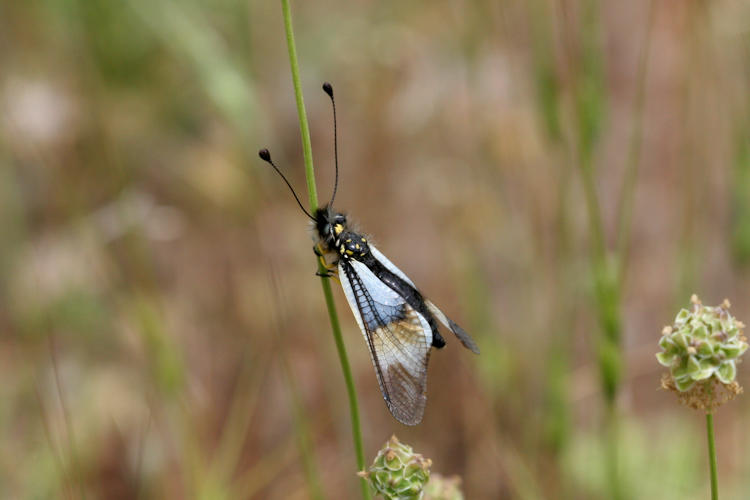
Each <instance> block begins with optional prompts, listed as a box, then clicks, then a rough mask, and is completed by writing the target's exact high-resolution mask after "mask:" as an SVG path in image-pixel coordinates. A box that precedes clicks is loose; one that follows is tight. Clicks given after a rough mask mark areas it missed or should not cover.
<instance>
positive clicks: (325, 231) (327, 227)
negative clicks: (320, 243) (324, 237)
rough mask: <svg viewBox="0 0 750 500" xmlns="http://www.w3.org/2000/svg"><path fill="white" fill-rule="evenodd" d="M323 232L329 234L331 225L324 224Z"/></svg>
mask: <svg viewBox="0 0 750 500" xmlns="http://www.w3.org/2000/svg"><path fill="white" fill-rule="evenodd" d="M323 232H324V233H325V234H328V233H330V232H331V225H330V224H326V225H325V227H323Z"/></svg>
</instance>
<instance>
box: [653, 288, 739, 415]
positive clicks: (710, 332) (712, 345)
mask: <svg viewBox="0 0 750 500" xmlns="http://www.w3.org/2000/svg"><path fill="white" fill-rule="evenodd" d="M690 302H691V306H690V308H689V309H682V310H681V311H680V312H679V313H678V314H677V316H676V317H675V319H674V324H673V325H671V326H666V327H664V329H663V330H662V335H661V339H660V340H659V347H660V348H661V352H659V353H657V354H656V359H657V360H658V361H659V363H660V364H662V365H663V366H666V367H667V368H669V374H668V375H666V376H665V377H664V378H663V379H662V386H663V387H664V388H666V389H669V390H672V391H674V392H676V393H677V394H678V396H679V397H680V401H682V402H683V403H685V404H687V405H688V406H691V407H693V408H700V409H705V410H708V411H712V410H713V409H715V408H716V407H717V406H719V405H720V404H722V403H723V402H725V401H727V400H729V399H733V398H734V396H736V395H737V394H739V393H740V392H741V390H742V389H741V387H740V386H739V384H737V382H736V380H735V378H736V376H737V363H739V362H740V356H742V354H744V352H745V351H746V350H747V347H748V344H747V339H746V338H745V336H744V335H743V332H742V330H743V328H744V327H745V325H744V324H743V323H742V322H741V321H738V320H737V319H735V318H734V317H733V316H732V315H731V314H729V307H730V304H729V301H728V300H726V299H725V300H724V302H722V304H721V305H718V306H715V307H710V306H704V305H703V304H702V303H701V301H700V299H699V298H698V296H697V295H693V296H692V297H691V298H690Z"/></svg>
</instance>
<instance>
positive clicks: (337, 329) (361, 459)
mask: <svg viewBox="0 0 750 500" xmlns="http://www.w3.org/2000/svg"><path fill="white" fill-rule="evenodd" d="M281 10H282V13H283V16H284V29H285V31H286V42H287V47H288V49H289V65H290V66H291V70H292V83H293V85H294V96H295V98H296V101H297V114H298V115H299V128H300V133H301V135H302V154H303V156H304V158H305V179H306V180H307V193H308V196H309V199H310V207H311V208H312V209H313V210H315V209H316V208H317V207H318V193H317V189H316V187H315V171H314V170H313V159H312V146H311V144H310V128H309V126H308V125H307V115H306V113H305V101H304V99H303V98H302V86H301V85H300V78H299V63H298V62H297V47H296V45H295V43H294V31H293V30H292V13H291V10H290V8H289V0H281ZM318 270H319V271H321V273H322V271H324V270H325V269H323V265H322V264H321V263H320V262H318ZM320 284H321V286H322V288H323V296H324V297H325V301H326V308H327V309H328V317H329V319H330V321H331V330H332V332H333V339H334V341H335V342H336V350H337V351H338V355H339V361H340V362H341V371H342V372H343V374H344V381H345V382H346V392H347V394H348V396H349V412H350V413H351V420H352V438H353V441H354V451H355V454H356V456H357V470H364V469H365V453H364V446H363V445H362V431H361V430H360V424H359V405H358V404H357V393H356V391H355V389H354V378H353V377H352V370H351V367H350V366H349V358H348V357H347V354H346V347H345V346H344V339H343V336H342V335H341V326H340V325H339V318H338V314H337V313H336V304H335V303H334V302H333V293H332V292H331V282H330V281H329V280H328V279H327V278H322V277H321V281H320ZM360 487H361V489H362V498H365V499H367V500H369V499H370V498H372V497H371V494H370V488H369V486H368V484H367V480H366V479H365V478H361V479H360Z"/></svg>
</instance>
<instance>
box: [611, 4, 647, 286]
mask: <svg viewBox="0 0 750 500" xmlns="http://www.w3.org/2000/svg"><path fill="white" fill-rule="evenodd" d="M655 3H656V2H655V1H653V0H652V1H651V2H649V7H648V21H647V24H646V34H645V39H644V41H643V47H642V49H641V54H640V59H639V61H638V77H637V85H638V87H637V89H636V95H635V102H634V103H633V123H632V124H631V129H630V143H629V146H628V159H627V163H626V167H625V168H626V170H625V180H624V183H623V187H622V196H621V198H620V206H619V209H618V212H619V217H620V218H619V221H618V235H617V255H618V257H619V268H618V274H619V282H620V284H621V285H622V283H623V282H624V280H623V279H622V275H623V273H624V269H625V262H626V261H627V259H626V256H627V253H628V245H629V243H630V232H631V227H632V220H633V199H634V195H635V182H636V179H637V178H638V170H639V166H640V159H641V144H642V142H643V110H644V108H645V102H646V74H647V72H648V61H649V54H650V53H651V32H652V27H653V25H654V11H655V10H656V9H655V6H654V4H655Z"/></svg>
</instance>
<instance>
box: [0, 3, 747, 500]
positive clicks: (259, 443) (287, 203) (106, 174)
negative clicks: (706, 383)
mask: <svg viewBox="0 0 750 500" xmlns="http://www.w3.org/2000/svg"><path fill="white" fill-rule="evenodd" d="M292 12H293V15H294V22H295V31H296V37H297V44H298V50H299V57H300V65H301V77H302V83H303V90H304V92H305V98H306V105H307V110H308V118H309V120H310V124H311V133H312V143H313V152H314V158H315V162H316V175H317V181H318V189H319V195H320V198H321V201H326V200H327V199H328V198H329V197H330V195H331V191H332V185H333V173H334V171H333V127H332V116H331V109H330V103H329V101H328V98H327V96H325V95H324V94H323V92H322V91H321V90H320V85H321V83H322V82H323V81H325V80H328V81H331V82H332V83H333V85H334V88H335V91H336V97H337V104H338V111H339V116H338V118H339V144H340V162H341V181H340V185H339V192H338V195H337V206H338V207H339V208H340V209H342V210H344V211H346V212H348V213H349V214H350V217H351V218H353V219H356V220H357V221H358V222H359V223H360V225H361V228H362V230H363V231H365V232H367V233H368V234H371V235H372V237H373V239H374V241H375V242H376V244H377V245H378V247H379V248H380V249H381V250H382V251H383V252H384V253H385V254H386V255H388V257H389V258H390V259H391V260H392V261H393V262H394V263H396V264H397V265H398V266H399V267H400V268H401V269H403V270H404V271H405V272H406V273H408V275H409V276H410V277H411V278H412V279H413V280H414V281H415V282H416V283H417V284H418V285H419V286H420V288H421V290H422V291H423V292H424V293H425V295H427V296H428V297H430V298H431V299H432V300H433V301H434V302H435V303H436V304H438V305H439V306H440V307H441V308H443V310H444V311H445V312H446V313H447V314H448V315H449V316H451V317H452V318H454V320H455V321H457V322H458V323H460V324H461V325H462V326H464V328H465V329H466V330H467V331H469V332H470V333H471V334H472V335H473V336H474V338H475V339H476V340H477V342H478V343H479V345H480V346H481V349H482V354H481V355H480V356H478V357H476V356H474V355H472V354H471V353H469V352H468V351H466V350H465V349H463V348H462V347H461V346H460V344H459V343H458V342H457V341H456V339H455V338H453V337H452V336H451V335H449V334H446V340H447V341H448V346H447V348H446V349H443V350H441V351H435V352H434V353H433V355H432V358H431V366H430V376H429V384H428V404H427V410H426V414H425V418H424V421H423V423H422V424H421V425H419V426H417V427H414V428H409V427H405V426H402V425H401V424H399V423H398V422H396V421H395V420H394V419H393V418H392V417H391V416H390V414H389V413H388V411H387V409H386V406H385V404H384V402H383V400H382V397H381V395H380V392H379V390H378V386H377V383H376V380H375V376H374V372H373V368H372V366H371V363H370V360H369V357H368V354H367V350H366V346H365V343H364V342H363V341H362V337H361V334H360V332H359V331H358V329H357V327H356V324H355V322H354V319H353V317H352V315H351V313H350V311H349V310H348V307H347V305H346V302H345V299H344V297H343V293H341V291H340V289H339V287H338V285H335V286H334V293H335V297H336V301H337V304H338V309H339V316H340V318H341V322H342V326H343V331H344V337H345V341H346V345H347V348H348V351H349V355H350V360H351V363H352V366H353V370H354V372H355V376H356V386H357V392H358V395H359V401H360V407H361V408H360V409H361V413H362V429H363V433H364V439H365V449H366V455H367V457H368V461H370V460H372V458H373V457H374V455H375V453H376V451H377V449H378V448H379V447H380V446H381V444H382V443H383V442H385V441H386V440H387V439H388V437H389V436H390V435H391V434H393V433H395V434H396V435H398V437H399V438H400V439H401V440H402V441H405V442H407V443H409V444H411V445H412V446H414V448H415V449H416V450H417V451H419V452H421V453H423V454H424V455H425V456H427V457H430V458H431V459H432V460H433V463H434V465H433V471H436V472H440V473H442V474H446V475H459V476H461V478H462V488H463V489H464V492H465V494H466V498H469V499H485V498H486V499H490V498H493V499H494V498H520V499H546V498H549V499H556V498H574V499H598V498H613V497H616V496H618V495H619V496H620V497H621V498H660V499H669V498H680V499H694V498H695V499H697V498H706V497H707V496H708V465H707V459H706V451H705V447H706V446H705V432H704V427H703V426H704V421H703V416H702V414H701V413H699V412H695V411H693V410H689V409H686V408H683V407H681V406H679V404H678V403H677V401H676V398H675V397H674V395H673V394H671V393H669V392H667V391H664V390H661V389H660V385H659V379H660V376H661V373H662V371H663V369H662V368H661V367H660V366H659V365H658V364H657V362H656V360H655V358H654V353H655V352H656V351H657V345H656V344H657V341H658V339H659V336H660V332H661V329H662V327H663V326H664V325H666V324H670V323H671V322H672V319H673V318H674V316H675V314H676V313H677V312H678V311H679V308H680V307H683V306H687V305H688V303H689V297H690V295H691V293H693V292H695V293H698V294H699V295H700V296H701V298H702V299H703V300H704V302H705V303H707V304H710V305H714V304H718V303H720V302H721V301H722V300H723V299H724V298H725V297H726V298H729V299H730V300H731V301H732V303H733V308H732V311H733V313H734V314H735V315H736V316H737V317H738V318H739V319H742V320H745V321H746V322H748V321H750V292H748V290H750V273H749V272H748V270H749V269H750V268H749V266H750V143H749V142H748V134H749V133H750V108H749V106H750V28H749V27H750V4H748V3H747V2H744V1H742V0H716V1H697V0H695V1H671V0H661V1H649V0H634V1H630V2H622V1H618V0H607V1H602V2H594V1H591V0H561V1H548V0H533V1H527V2H524V1H490V0H464V1H455V0H453V1H446V0H437V1H422V2H401V1H398V0H384V1H377V2H375V1H362V0H360V1H353V2H352V1H343V0H323V1H319V2H301V1H295V2H293V5H292ZM286 50H287V49H286V43H285V36H284V29H283V22H282V18H281V6H280V4H279V3H278V2H261V1H259V0H250V1H247V0H214V1H213V2H210V3H208V2H200V1H198V0H183V1H180V2H178V1H174V0H148V1H146V0H130V1H128V2H112V1H109V0H32V1H26V2H2V3H0V68H1V69H0V380H1V381H2V382H1V383H0V440H1V441H2V443H3V446H2V447H0V497H2V498H40V499H41V498H115V499H126V498H128V499H129V498H201V499H203V498H205V499H209V498H210V499H214V498H217V499H221V498H232V499H234V498H248V499H249V498H253V499H256V498H257V499H305V498H312V497H314V496H315V494H316V493H315V492H316V491H317V490H318V489H319V490H322V492H323V494H324V496H325V497H326V498H357V497H358V495H359V492H358V484H357V479H356V476H355V472H356V462H355V458H354V452H353V446H352V442H351V433H350V420H349V413H348V402H347V399H346V392H345V385H344V381H343V379H342V376H341V371H340V369H339V365H338V358H337V355H336V351H335V347H334V343H333V339H332V336H331V331H330V326H329V323H328V318H327V315H326V310H325V305H324V301H323V297H322V294H321V290H320V284H319V283H318V278H316V277H315V275H314V273H315V270H316V267H315V259H314V256H313V253H312V251H311V246H312V242H311V239H310V235H309V229H308V221H307V219H306V217H305V216H304V215H303V214H301V213H300V211H299V209H298V207H297V206H296V204H295V203H294V200H293V199H292V197H291V195H290V194H289V192H288V191H287V190H286V187H285V186H284V185H283V183H282V182H281V180H280V179H279V178H278V177H277V176H276V175H275V174H274V173H273V172H272V171H271V170H270V169H269V168H268V166H267V165H265V164H264V163H263V162H261V161H260V160H259V159H258V157H257V153H256V152H257V150H258V149H259V148H260V147H264V146H267V147H268V148H269V149H270V150H271V152H272V153H273V157H274V159H275V160H276V162H277V163H278V164H279V165H280V166H281V167H282V169H283V170H284V171H285V172H286V173H287V175H288V176H289V178H290V181H291V182H292V184H293V185H294V186H295V187H296V189H297V190H298V191H299V192H300V194H301V197H302V198H303V199H305V200H306V198H307V197H306V196H305V195H306V191H305V184H304V174H303V162H302V154H301V142H300V135H299V129H298V122H297V115H296V108H295V102H294V94H293V90H292V85H291V77H290V70H289V61H288V55H287V52H286ZM739 380H740V382H741V383H742V384H744V385H748V383H750V369H747V368H746V367H744V366H740V368H739ZM749 416H750V398H748V396H743V397H740V398H739V399H738V400H736V401H734V402H732V403H730V404H727V405H726V406H724V407H722V408H721V409H720V410H719V411H718V413H717V415H716V417H715V421H716V426H717V427H716V434H717V443H718V450H719V471H720V487H721V491H722V497H723V498H737V499H739V498H746V497H747V491H748V488H750V483H749V482H748V481H750V479H748V478H750V448H748V445H750V436H748V433H747V432H746V428H747V427H746V426H747V421H748V417H749ZM607 464H609V465H607ZM612 464H614V465H612ZM610 466H611V467H610ZM608 467H610V469H611V468H612V467H614V470H616V471H617V473H616V475H615V476H613V475H612V474H611V470H610V471H609V472H608V470H607V469H608ZM613 477H616V481H615V482H618V483H619V484H617V485H614V484H613ZM615 489H616V490H618V492H615V491H614V490H615Z"/></svg>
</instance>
